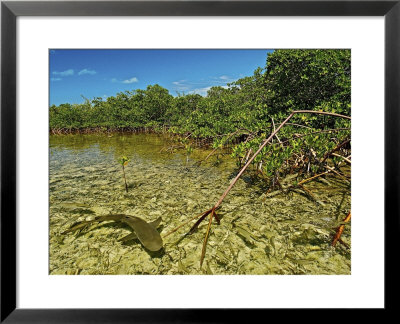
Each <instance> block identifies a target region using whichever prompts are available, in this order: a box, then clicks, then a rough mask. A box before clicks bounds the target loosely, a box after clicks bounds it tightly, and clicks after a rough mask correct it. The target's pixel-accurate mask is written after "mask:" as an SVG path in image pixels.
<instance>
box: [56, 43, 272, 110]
mask: <svg viewBox="0 0 400 324" xmlns="http://www.w3.org/2000/svg"><path fill="white" fill-rule="evenodd" d="M267 52H268V50H62V49H50V51H49V56H50V62H49V67H50V71H49V78H50V105H53V104H55V105H59V104H61V103H82V102H83V101H84V99H83V98H82V96H84V97H86V98H88V99H93V98H95V97H102V98H107V97H109V96H114V95H116V94H117V93H118V92H124V91H126V90H135V89H146V87H147V86H148V85H150V84H159V85H160V86H162V87H164V88H166V89H168V90H169V92H170V94H172V95H174V96H176V95H177V92H179V93H185V94H188V93H199V94H201V95H205V94H206V93H207V90H208V89H209V88H210V87H212V86H225V85H226V84H227V83H230V82H233V81H235V80H237V79H239V78H242V77H244V76H250V75H252V74H253V72H254V70H255V69H256V68H258V67H265V63H266V58H267Z"/></svg>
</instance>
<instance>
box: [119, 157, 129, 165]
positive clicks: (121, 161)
mask: <svg viewBox="0 0 400 324" xmlns="http://www.w3.org/2000/svg"><path fill="white" fill-rule="evenodd" d="M129 161H130V159H129V158H128V157H126V156H121V157H120V158H119V159H118V163H119V164H121V165H122V166H126V165H128V162H129Z"/></svg>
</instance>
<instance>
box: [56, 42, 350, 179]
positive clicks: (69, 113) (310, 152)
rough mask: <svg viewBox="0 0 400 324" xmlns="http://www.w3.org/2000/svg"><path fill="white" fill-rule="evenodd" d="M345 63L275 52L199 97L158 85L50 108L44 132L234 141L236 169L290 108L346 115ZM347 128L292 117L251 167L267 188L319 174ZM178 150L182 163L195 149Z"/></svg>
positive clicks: (336, 55) (326, 53)
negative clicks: (153, 132) (291, 176)
mask: <svg viewBox="0 0 400 324" xmlns="http://www.w3.org/2000/svg"><path fill="white" fill-rule="evenodd" d="M350 58H351V57H350V50H276V51H274V52H272V53H269V54H268V57H267V61H266V66H265V67H263V68H258V69H257V70H255V71H254V74H253V75H252V76H247V77H243V78H241V79H239V80H237V81H235V82H233V83H231V84H228V86H227V87H212V88H210V89H209V91H208V93H207V95H206V96H204V97H203V96H200V95H198V94H187V95H181V94H180V95H178V96H177V97H173V96H171V95H170V94H169V93H168V90H167V89H165V88H163V87H161V86H159V85H157V84H156V85H149V86H148V87H147V88H146V90H140V89H138V90H134V91H126V92H124V93H118V94H117V95H116V96H113V97H109V98H107V99H106V100H103V99H102V98H94V99H93V100H85V102H84V103H83V104H79V105H76V104H75V105H71V104H62V105H59V106H51V107H50V129H51V130H80V129H87V128H95V129H100V130H126V129H140V128H142V127H151V128H154V129H168V130H169V131H170V132H171V133H174V134H181V135H182V134H185V136H187V135H188V134H190V138H191V139H195V138H212V139H213V141H214V142H213V148H222V147H223V146H226V145H229V144H230V143H231V144H232V143H236V144H235V145H232V156H234V157H236V158H237V161H238V164H241V163H242V162H244V161H245V159H246V157H247V156H248V154H249V151H250V150H251V152H252V153H254V152H255V151H256V150H257V149H258V147H259V145H260V144H261V143H262V141H263V139H265V138H266V137H268V135H269V134H271V133H272V132H273V131H274V129H275V128H276V127H278V125H279V124H280V123H281V122H282V121H283V120H284V119H285V118H286V117H287V116H288V115H289V113H290V112H291V111H293V110H318V111H326V112H333V113H339V114H343V115H347V116H350V115H351V91H350V87H351V60H350ZM349 128H350V121H349V120H345V119H340V118H333V117H331V116H324V115H301V114H299V115H296V116H294V117H293V118H292V120H291V121H290V123H289V124H287V125H285V127H283V128H282V129H281V130H280V132H279V134H278V136H279V137H276V138H274V139H273V141H272V142H271V144H270V145H267V146H266V147H265V148H264V149H263V151H262V152H261V154H259V156H257V158H256V159H255V161H254V164H255V165H256V166H257V168H258V169H259V171H261V172H262V173H263V174H264V176H265V177H266V178H268V179H270V180H271V181H272V183H275V182H276V180H277V179H279V177H280V176H282V175H284V174H286V173H290V172H295V171H304V172H307V173H308V172H311V173H315V172H318V171H321V169H322V168H323V161H325V160H324V155H325V154H326V152H328V151H330V150H332V149H333V148H334V147H335V146H336V145H337V144H339V143H340V142H341V141H343V140H344V139H346V138H349V137H350V130H346V129H349ZM332 129H335V131H330V130H332ZM340 129H343V130H341V131H340ZM307 134H308V135H307ZM182 144H183V145H182V146H183V147H184V148H185V150H186V154H187V157H188V156H189V155H190V154H191V153H192V150H193V146H192V145H191V143H190V141H189V140H186V142H185V143H183V142H182ZM336 160H337V159H335V160H334V162H335V163H339V162H337V161H336ZM121 161H124V160H121ZM120 163H121V162H120ZM123 163H126V161H124V162H122V164H123Z"/></svg>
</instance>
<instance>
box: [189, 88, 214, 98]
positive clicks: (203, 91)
mask: <svg viewBox="0 0 400 324" xmlns="http://www.w3.org/2000/svg"><path fill="white" fill-rule="evenodd" d="M211 88H212V87H211V86H210V87H204V88H197V89H194V90H193V93H197V94H199V95H200V96H206V95H207V91H208V90H210V89H211Z"/></svg>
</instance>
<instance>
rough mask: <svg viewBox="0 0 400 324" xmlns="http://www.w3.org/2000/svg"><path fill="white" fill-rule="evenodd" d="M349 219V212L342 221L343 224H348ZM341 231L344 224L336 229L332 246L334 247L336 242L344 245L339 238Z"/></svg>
mask: <svg viewBox="0 0 400 324" xmlns="http://www.w3.org/2000/svg"><path fill="white" fill-rule="evenodd" d="M350 219H351V212H349V213H348V215H347V216H346V217H345V218H344V219H343V222H344V223H348V222H349V221H350ZM343 231H344V224H342V225H340V226H339V227H338V228H337V229H336V234H335V236H334V238H333V240H332V246H335V245H336V243H337V242H338V241H339V242H340V243H342V244H343V243H344V242H343V241H342V240H341V238H340V236H342V233H343Z"/></svg>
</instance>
